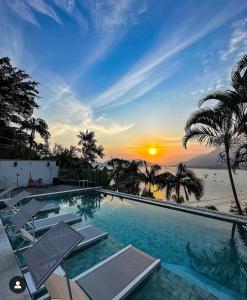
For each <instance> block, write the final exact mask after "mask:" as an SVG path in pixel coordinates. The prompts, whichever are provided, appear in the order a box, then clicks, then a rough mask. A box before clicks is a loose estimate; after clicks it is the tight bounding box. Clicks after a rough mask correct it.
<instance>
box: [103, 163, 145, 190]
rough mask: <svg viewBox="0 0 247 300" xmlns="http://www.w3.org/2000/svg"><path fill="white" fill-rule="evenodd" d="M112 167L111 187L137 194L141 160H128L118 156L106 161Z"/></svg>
mask: <svg viewBox="0 0 247 300" xmlns="http://www.w3.org/2000/svg"><path fill="white" fill-rule="evenodd" d="M108 165H109V166H111V167H112V170H111V173H110V180H111V181H112V182H111V188H112V189H115V190H117V191H120V192H126V193H130V194H133V195H138V194H139V192H140V188H139V185H140V182H141V174H140V171H139V168H140V166H141V165H142V162H141V161H134V160H133V161H131V162H130V161H128V160H124V159H119V158H112V159H111V161H109V162H108Z"/></svg>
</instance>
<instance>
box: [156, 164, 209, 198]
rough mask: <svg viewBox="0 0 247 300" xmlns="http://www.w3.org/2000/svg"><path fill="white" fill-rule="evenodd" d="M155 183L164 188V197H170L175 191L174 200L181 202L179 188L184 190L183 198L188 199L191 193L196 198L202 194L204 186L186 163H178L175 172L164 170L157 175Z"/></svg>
mask: <svg viewBox="0 0 247 300" xmlns="http://www.w3.org/2000/svg"><path fill="white" fill-rule="evenodd" d="M157 184H158V185H159V186H161V187H162V188H165V189H166V199H168V200H169V199H170V198H171V194H172V191H175V194H176V201H177V202H182V199H183V198H182V197H181V196H180V195H181V188H182V189H183V190H184V194H185V198H186V200H187V201H189V196H190V195H191V194H193V195H194V196H195V197H196V199H197V200H200V198H201V197H202V196H203V193H204V186H203V182H202V180H201V179H200V178H198V177H196V175H195V173H194V172H193V171H191V170H190V169H188V168H187V166H186V164H184V163H179V164H178V166H177V171H176V174H175V175H173V174H172V173H170V172H164V173H161V174H159V175H158V176H157Z"/></svg>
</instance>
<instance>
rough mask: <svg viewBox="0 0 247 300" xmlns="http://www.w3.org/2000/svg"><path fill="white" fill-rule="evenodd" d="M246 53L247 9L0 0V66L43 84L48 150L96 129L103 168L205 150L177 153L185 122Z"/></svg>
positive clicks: (131, 1) (238, 2)
mask: <svg viewBox="0 0 247 300" xmlns="http://www.w3.org/2000/svg"><path fill="white" fill-rule="evenodd" d="M246 52H247V1H246V0H235V1H234V0H217V1H215V0H204V1H198V0H187V1H182V0H152V1H148V0H119V1H116V0H83V1H76V0H0V57H4V56H8V57H10V58H11V60H12V63H13V64H14V65H15V66H16V67H19V68H22V69H25V70H26V72H28V73H29V74H30V75H31V76H32V78H33V79H34V80H36V81H38V82H39V83H40V86H39V90H40V96H41V98H40V99H39V104H40V109H39V110H38V111H36V112H35V115H36V116H38V117H40V118H44V119H45V120H46V121H47V123H48V125H49V129H50V132H51V141H50V142H51V146H53V145H54V144H55V143H59V144H62V145H63V146H69V145H77V143H78V139H77V134H78V133H79V131H85V130H86V129H88V130H93V131H95V133H96V138H97V140H98V142H99V143H100V144H102V145H103V146H104V148H105V154H106V156H105V158H104V159H109V158H110V157H123V158H126V159H146V160H148V161H150V162H155V163H160V164H164V165H167V164H175V163H177V162H179V161H186V160H188V159H190V158H192V157H194V156H197V155H200V154H203V153H206V152H208V151H210V150H212V149H208V148H206V147H204V146H200V145H198V144H197V143H195V142H194V143H190V144H189V146H188V149H187V150H185V149H184V148H183V146H182V143H181V140H182V137H183V134H184V125H185V122H186V120H187V119H188V117H189V116H190V114H191V113H192V112H193V111H194V110H195V109H197V108H198V101H199V100H200V98H201V97H202V96H203V95H205V94H207V93H208V92H210V91H212V90H221V89H229V88H230V86H229V77H230V72H231V68H232V66H233V65H234V64H235V63H236V62H237V60H238V59H239V58H241V56H242V55H243V54H246ZM151 148H154V149H155V150H156V151H150V149H151ZM150 152H151V153H152V154H150Z"/></svg>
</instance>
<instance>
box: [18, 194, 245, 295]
mask: <svg viewBox="0 0 247 300" xmlns="http://www.w3.org/2000/svg"><path fill="white" fill-rule="evenodd" d="M41 199H42V200H44V201H47V202H54V203H57V204H59V205H60V211H59V214H64V213H68V212H74V213H76V214H77V215H78V216H82V221H81V222H80V223H77V224H74V225H73V227H74V228H80V227H82V226H83V225H85V224H92V225H95V226H97V227H99V228H101V229H103V230H105V231H107V232H108V234H109V238H108V239H107V240H104V241H102V242H101V243H99V244H97V245H94V246H93V247H90V248H89V249H87V250H85V251H83V252H81V253H77V254H76V255H73V256H71V257H69V258H68V259H67V261H66V262H65V269H66V270H67V272H68V273H69V275H70V276H71V277H74V276H76V275H78V274H79V273H81V272H82V271H84V270H86V269H88V268H89V267H90V266H92V265H94V264H95V263H97V262H98V261H100V260H102V259H104V258H106V257H108V256H110V255H111V254H113V253H115V252H116V251H118V250H119V249H121V248H122V247H124V246H125V245H127V244H133V245H134V246H136V247H138V248H140V249H141V250H143V251H145V252H147V253H149V254H150V255H152V256H154V257H157V258H160V259H161V261H162V265H163V267H164V269H163V268H162V269H161V270H160V271H159V272H158V273H157V274H155V275H154V276H153V277H152V280H151V281H149V282H147V283H144V284H143V285H142V286H141V287H140V288H139V289H138V290H137V291H136V292H135V293H134V294H133V295H132V296H130V297H129V299H150V296H151V295H152V299H163V298H161V297H162V295H164V294H162V293H161V288H162V287H163V281H164V278H166V277H167V274H166V272H167V270H169V271H172V273H174V274H178V275H179V276H182V277H183V278H185V279H186V280H188V281H189V282H191V283H193V285H195V286H196V285H198V286H201V287H203V288H205V289H206V290H208V291H210V292H213V291H214V294H216V295H218V296H219V297H220V298H222V299H226V296H227V295H228V296H229V299H241V296H240V295H242V296H247V279H246V278H247V255H246V253H247V251H246V249H247V245H246V244H245V243H244V241H243V240H242V239H241V237H240V234H239V233H238V232H237V234H236V236H235V241H234V242H232V241H231V229H232V226H231V224H230V223H226V222H222V221H217V220H214V219H208V218H205V217H200V216H196V215H191V214H187V213H183V212H179V211H175V210H171V209H166V208H162V207H158V206H154V205H148V204H144V203H140V202H136V201H133V200H127V199H123V198H119V197H115V196H110V195H107V194H104V195H103V194H101V193H99V192H96V191H91V192H79V193H78V192H75V193H66V194H65V193H64V194H59V195H49V196H44V197H41ZM54 214H55V213H46V214H43V215H40V217H50V216H52V215H54ZM13 245H14V244H13ZM162 274H163V275H162ZM174 278H175V279H176V277H174ZM175 279H173V280H175ZM180 283H181V284H182V282H180ZM173 285H174V290H176V283H175V281H174V283H173ZM163 292H165V291H163ZM148 295H149V296H148ZM148 297H149V298H148ZM167 298H168V297H166V299H167ZM171 299H172V297H171ZM173 299H175V297H173Z"/></svg>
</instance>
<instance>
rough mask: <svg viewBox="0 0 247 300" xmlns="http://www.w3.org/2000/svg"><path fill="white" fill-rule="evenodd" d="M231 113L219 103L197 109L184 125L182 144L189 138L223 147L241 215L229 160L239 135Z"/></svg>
mask: <svg viewBox="0 0 247 300" xmlns="http://www.w3.org/2000/svg"><path fill="white" fill-rule="evenodd" d="M232 115H233V112H232V110H230V109H229V108H228V107H226V106H224V105H221V104H218V105H217V106H215V107H213V108H211V107H206V108H201V109H199V110H197V111H196V112H194V113H193V114H192V115H191V117H190V118H189V120H188V121H187V123H186V125H185V136H184V138H183V145H184V147H185V148H187V144H188V142H189V141H190V140H196V141H198V142H199V143H200V144H202V143H206V146H213V147H216V148H222V147H223V148H224V151H225V155H226V162H227V168H228V173H229V178H230V183H231V187H232V191H233V196H234V199H235V203H236V206H237V209H238V213H239V214H240V215H242V214H243V212H242V209H241V205H240V203H239V200H238V196H237V192H236V188H235V184H234V180H233V176H232V169H231V161H230V149H231V147H232V146H233V145H235V143H236V141H237V139H238V136H239V133H238V131H237V128H236V125H235V122H234V119H233V116H232Z"/></svg>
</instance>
